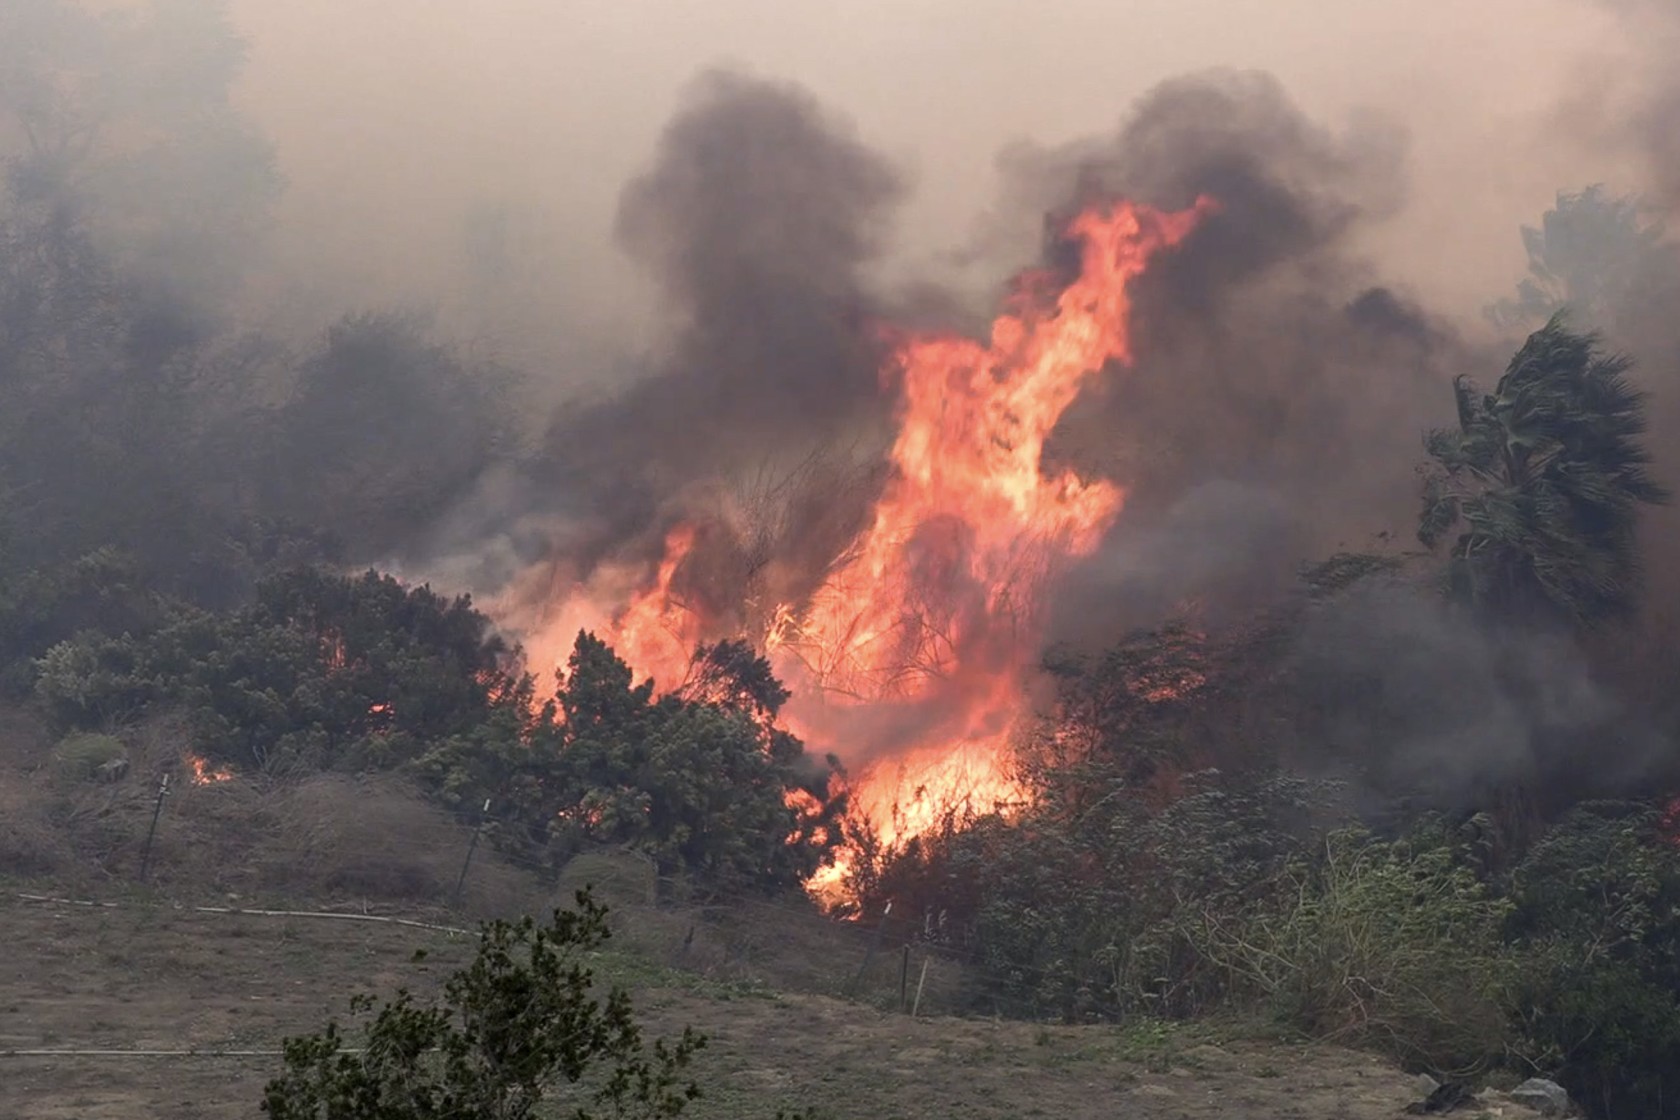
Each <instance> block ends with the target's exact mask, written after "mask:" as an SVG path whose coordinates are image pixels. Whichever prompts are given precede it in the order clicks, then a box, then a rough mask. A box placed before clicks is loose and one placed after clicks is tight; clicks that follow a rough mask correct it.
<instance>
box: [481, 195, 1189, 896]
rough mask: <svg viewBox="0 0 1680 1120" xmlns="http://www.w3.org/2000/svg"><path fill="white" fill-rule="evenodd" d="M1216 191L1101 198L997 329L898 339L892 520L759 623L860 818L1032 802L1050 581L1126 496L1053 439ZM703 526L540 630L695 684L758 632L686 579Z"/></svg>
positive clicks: (883, 834) (1124, 348)
mask: <svg viewBox="0 0 1680 1120" xmlns="http://www.w3.org/2000/svg"><path fill="white" fill-rule="evenodd" d="M1211 208H1212V203H1211V202H1209V201H1207V200H1203V201H1201V202H1198V203H1197V205H1196V206H1195V207H1194V208H1192V209H1189V210H1185V211H1180V212H1177V213H1164V212H1160V211H1156V210H1153V209H1149V208H1147V207H1143V206H1137V205H1132V204H1128V203H1118V204H1114V205H1104V206H1099V207H1093V208H1090V209H1087V210H1085V211H1083V212H1081V213H1080V214H1078V215H1077V216H1076V217H1075V218H1073V220H1072V221H1071V222H1069V223H1068V224H1067V225H1066V227H1065V230H1064V232H1065V235H1066V237H1067V238H1068V239H1069V241H1070V242H1073V243H1077V244H1078V245H1079V246H1080V270H1079V273H1078V275H1077V276H1076V277H1074V278H1072V279H1071V281H1069V280H1068V279H1067V278H1066V277H1058V276H1056V275H1054V274H1052V273H1050V272H1046V271H1033V272H1028V273H1023V274H1022V275H1020V276H1018V277H1017V278H1016V280H1015V283H1014V284H1013V285H1012V287H1011V290H1010V295H1009V297H1008V300H1007V302H1006V305H1005V308H1004V311H1003V313H1002V314H1001V315H1000V316H999V317H998V318H997V319H996V320H995V321H994V323H993V325H992V332H991V337H990V339H989V340H987V341H984V342H981V341H976V340H973V339H969V338H964V337H959V336H955V335H929V334H909V335H898V336H895V337H899V338H901V339H902V341H901V342H900V343H899V345H898V346H897V347H896V350H895V353H894V355H893V359H892V361H890V362H889V363H888V365H887V367H886V368H885V369H884V370H883V372H882V384H883V389H884V390H885V391H887V392H891V393H893V394H894V396H895V397H896V399H897V409H896V415H897V424H898V426H897V433H896V438H895V440H894V442H893V444H892V446H891V449H890V452H889V455H890V461H891V465H892V467H893V468H894V469H893V473H892V475H891V477H890V479H889V481H888V482H887V483H886V485H885V486H884V488H883V489H882V491H881V493H880V495H879V497H878V499H877V501H876V503H875V506H874V508H873V512H872V516H871V517H870V519H869V520H868V522H867V524H866V526H865V528H864V529H863V531H862V532H861V533H860V534H859V536H858V537H857V539H856V540H854V541H853V542H852V544H851V546H850V547H849V548H847V549H846V550H845V552H844V553H843V556H842V557H841V558H840V559H839V560H838V561H837V562H836V564H835V565H834V567H833V568H832V569H831V570H830V572H829V574H828V576H827V578H826V579H825V580H824V581H823V582H822V583H821V585H820V586H819V587H818V588H817V589H816V591H815V592H814V593H812V594H811V595H810V596H809V597H808V598H807V599H805V601H803V602H797V603H780V604H776V605H775V606H774V608H773V609H771V610H769V611H767V612H765V617H764V621H763V622H762V624H761V626H760V627H759V628H758V629H757V632H753V633H748V634H746V635H744V636H746V637H748V638H749V639H751V640H753V641H755V642H756V643H757V644H758V645H759V646H760V648H762V649H763V650H765V651H766V653H767V655H768V656H769V657H770V659H771V661H772V664H773V665H774V666H775V668H776V671H777V673H778V675H780V676H781V677H782V679H783V680H784V681H785V682H786V683H787V684H788V686H789V687H790V688H791V689H792V690H793V694H794V698H793V700H792V701H791V702H790V703H789V705H788V707H787V708H786V709H785V711H784V713H783V716H784V719H785V721H786V723H787V725H788V727H789V729H790V730H792V731H793V732H795V733H796V734H798V735H800V736H801V737H802V738H803V739H804V740H805V741H806V743H807V744H808V745H809V746H810V747H811V748H812V749H813V750H816V751H819V752H820V751H833V752H834V753H836V754H838V755H839V756H840V757H841V758H842V760H843V761H845V763H846V764H847V767H848V771H849V773H850V775H851V777H850V782H851V794H852V808H851V816H852V822H853V824H854V826H856V825H858V824H866V825H867V827H869V828H871V829H873V830H874V831H875V833H876V835H877V836H878V837H879V839H880V840H881V841H882V842H883V843H884V844H886V845H889V846H890V845H892V844H894V843H897V842H901V841H902V840H904V839H906V838H907V837H910V836H914V835H916V834H918V833H920V832H922V831H924V830H925V829H927V828H928V827H930V826H931V825H932V824H933V823H935V821H936V820H938V818H939V816H940V815H941V813H942V812H944V811H946V810H948V809H961V808H972V809H976V810H980V811H987V810H991V809H993V808H994V807H996V806H999V805H1008V804H1011V803H1018V802H1019V800H1020V798H1021V796H1022V794H1021V791H1020V789H1019V788H1018V787H1017V786H1016V784H1015V783H1014V781H1013V780H1012V779H1011V776H1010V772H1009V771H1010V767H1009V760H1010V753H1009V750H1008V746H1009V739H1010V736H1011V733H1012V731H1013V730H1014V729H1015V727H1016V726H1017V725H1018V723H1019V722H1020V720H1021V718H1022V717H1023V716H1024V715H1025V714H1027V712H1028V711H1029V698H1028V687H1029V685H1030V684H1031V682H1032V679H1033V675H1034V670H1035V666H1036V662H1037V658H1038V655H1039V653H1040V642H1041V639H1042V636H1043V609H1044V605H1045V600H1046V587H1047V583H1048V581H1050V580H1052V579H1054V578H1055V576H1056V574H1057V573H1058V571H1059V570H1060V569H1061V568H1062V566H1063V565H1064V564H1065V563H1066V562H1067V561H1068V560H1069V559H1070V558H1073V557H1078V556H1082V555H1085V554H1088V553H1089V552H1090V551H1092V550H1093V549H1094V548H1095V547H1096V546H1097V544H1098V542H1099V541H1100V540H1101V538H1102V536H1103V534H1104V533H1105V532H1106V531H1107V530H1108V529H1109V528H1110V527H1111V526H1112V525H1113V523H1114V521H1115V519H1116V518H1117V517H1118V515H1119V513H1120V510H1121V507H1122V505H1123V503H1124V498H1125V494H1124V491H1123V490H1122V489H1121V487H1120V486H1118V485H1117V484H1115V483H1113V482H1110V481H1106V480H1100V479H1099V480H1087V479H1083V478H1081V477H1080V476H1079V475H1078V474H1076V473H1075V472H1074V471H1073V470H1072V469H1069V468H1057V469H1047V468H1046V464H1045V463H1044V447H1045V443H1046V440H1047V439H1048V438H1049V436H1050V434H1051V432H1052V431H1053V430H1054V428H1055V427H1056V424H1057V422H1058V421H1059V420H1060V419H1061V416H1062V414H1063V412H1064V411H1066V409H1067V408H1068V406H1069V405H1071V404H1072V403H1073V401H1074V399H1075V398H1076V397H1077V396H1078V394H1079V392H1080V390H1081V389H1082V388H1083V387H1084V386H1085V385H1086V383H1087V382H1088V381H1089V380H1090V379H1091V378H1092V377H1094V376H1096V375H1098V374H1099V373H1101V371H1102V370H1103V369H1105V368H1106V367H1107V366H1109V365H1111V364H1113V363H1125V362H1127V361H1129V360H1130V358H1131V344H1130V338H1129V329H1128V328H1129V314H1130V307H1131V301H1130V296H1129V294H1128V291H1127V287H1128V284H1129V283H1130V282H1131V281H1132V280H1133V279H1134V278H1135V277H1137V276H1139V275H1140V274H1141V273H1142V272H1143V271H1144V269H1145V268H1146V266H1147V265H1148V262H1149V260H1150V259H1151V257H1152V256H1154V255H1155V254H1156V253H1157V252H1159V251H1160V250H1162V249H1164V248H1167V247H1169V246H1171V245H1174V244H1176V243H1178V242H1179V241H1180V240H1182V239H1183V238H1184V237H1185V236H1186V235H1187V234H1188V233H1189V232H1190V231H1191V229H1192V228H1193V227H1194V226H1195V224H1196V223H1197V221H1198V220H1199V219H1200V218H1201V217H1202V215H1203V214H1205V213H1206V212H1208V211H1209V210H1210V209H1211ZM699 535H700V527H698V526H696V525H694V524H690V523H686V522H685V523H679V524H677V525H676V526H675V527H673V528H671V529H670V530H669V531H668V533H667V535H666V537H665V540H664V550H663V555H662V557H661V558H660V560H659V561H658V563H657V565H656V566H655V567H654V568H653V570H652V571H651V572H649V571H648V570H647V569H646V568H644V569H642V575H641V580H640V582H639V583H630V584H626V583H625V581H624V574H623V572H622V571H621V570H619V569H615V568H613V567H611V566H605V567H602V568H598V569H597V570H596V571H595V572H594V573H592V574H591V576H590V577H589V578H588V579H587V580H584V581H582V582H574V583H573V584H571V585H569V586H567V587H564V588H562V589H558V590H559V592H560V593H559V594H558V595H557V596H556V598H557V599H558V602H557V603H555V602H551V603H550V604H549V611H548V612H547V619H546V620H545V622H544V624H543V625H542V626H541V627H539V628H537V630H538V632H536V633H530V632H529V631H530V629H531V628H529V627H526V628H524V629H526V630H527V633H528V640H527V645H528V647H529V648H530V649H531V650H533V651H534V652H536V653H537V654H538V655H539V656H553V657H554V658H555V660H556V661H557V662H558V661H563V660H564V658H565V656H566V654H567V653H568V652H569V650H570V648H571V644H572V639H573V638H574V637H575V636H576V634H577V633H578V631H579V630H580V629H589V630H592V631H594V632H595V633H596V634H597V635H599V636H600V637H601V638H602V639H603V640H605V641H607V642H608V644H609V645H611V646H612V647H613V648H614V649H615V650H616V651H617V653H618V654H619V656H620V657H622V658H624V659H625V660H626V661H627V662H628V663H629V664H630V665H631V666H633V667H634V668H635V669H636V670H637V671H638V672H639V673H641V674H643V675H646V676H652V677H653V678H654V679H655V681H656V682H658V683H659V684H660V685H661V686H662V687H664V688H674V687H676V686H677V685H678V684H680V682H681V681H682V679H683V677H684V675H685V674H686V671H687V667H688V663H689V658H690V655H691V654H692V652H693V650H694V647H695V645H696V643H697V642H699V641H702V640H716V639H718V638H720V637H732V636H737V635H738V631H739V623H738V622H737V623H735V624H734V625H735V628H736V633H734V634H731V633H720V632H719V629H720V627H721V626H724V625H725V623H724V622H723V620H719V619H714V618H707V617H703V613H704V612H703V611H701V610H700V609H699V608H698V607H697V606H696V605H695V604H693V603H685V602H683V601H682V600H681V598H680V597H679V596H678V595H677V594H675V593H674V591H673V589H674V588H675V587H677V586H679V585H680V582H681V579H680V577H681V573H682V569H683V565H684V564H685V562H687V561H688V560H689V558H690V556H691V554H692V553H693V551H694V549H695V547H696V541H697V539H699ZM741 593H742V595H743V597H744V596H745V595H746V593H747V591H746V589H745V588H743V589H741ZM750 615H751V612H750V611H747V610H741V611H740V612H738V614H737V617H738V618H739V617H750ZM510 621H513V622H515V623H516V622H517V621H518V620H510ZM838 876H839V872H837V871H830V872H829V873H827V874H825V875H823V876H821V877H820V879H819V882H817V883H814V884H813V887H814V888H817V887H820V886H822V885H823V884H824V883H830V884H831V883H832V882H833V881H834V880H835V879H836V878H838Z"/></svg>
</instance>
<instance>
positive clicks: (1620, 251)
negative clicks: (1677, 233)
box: [1487, 185, 1680, 332]
mask: <svg viewBox="0 0 1680 1120" xmlns="http://www.w3.org/2000/svg"><path fill="white" fill-rule="evenodd" d="M1665 235H1666V231H1665V229H1664V228H1663V226H1662V224H1661V223H1660V222H1658V221H1655V220H1652V219H1651V217H1650V211H1649V209H1648V208H1647V207H1646V206H1645V205H1644V204H1643V203H1642V201H1641V200H1640V199H1639V198H1637V197H1635V196H1631V195H1622V196H1618V195H1612V194H1610V193H1609V192H1607V191H1606V190H1605V189H1604V187H1603V186H1602V185H1595V186H1590V187H1587V188H1586V189H1585V190H1582V191H1578V192H1574V193H1570V192H1567V191H1559V192H1558V196H1557V205H1556V206H1555V207H1553V208H1552V209H1550V210H1548V211H1546V213H1545V215H1544V216H1543V217H1542V218H1541V220H1540V224H1539V225H1538V226H1524V227H1522V239H1523V247H1524V249H1526V250H1527V253H1528V276H1527V278H1525V279H1524V280H1523V281H1522V282H1521V283H1519V284H1518V285H1517V295H1516V298H1514V299H1506V300H1502V301H1500V302H1499V303H1496V304H1494V305H1493V306H1491V307H1489V308H1488V309H1487V315H1488V317H1489V318H1490V319H1491V320H1492V321H1493V322H1494V324H1495V325H1497V326H1500V327H1505V328H1510V329H1513V330H1518V329H1529V328H1532V327H1533V326H1534V325H1535V324H1538V323H1545V322H1547V321H1549V320H1551V319H1552V317H1553V316H1555V315H1557V314H1559V313H1560V312H1563V311H1566V310H1567V311H1568V312H1570V314H1571V316H1572V317H1573V318H1575V319H1576V320H1577V321H1579V322H1581V323H1584V324H1586V325H1588V326H1590V327H1594V328H1598V329H1602V330H1607V331H1612V332H1615V331H1616V330H1617V329H1618V327H1620V326H1621V325H1622V323H1623V321H1624V320H1626V319H1628V318H1629V317H1631V316H1634V315H1637V314H1638V313H1640V312H1641V311H1643V310H1646V309H1648V308H1649V307H1650V306H1651V305H1652V301H1653V300H1658V299H1662V298H1663V297H1664V296H1667V297H1670V298H1672V297H1673V296H1674V295H1675V294H1676V292H1680V257H1677V256H1676V254H1675V253H1674V251H1673V248H1672V246H1670V245H1668V244H1667V243H1666V242H1665V240H1664V238H1665Z"/></svg>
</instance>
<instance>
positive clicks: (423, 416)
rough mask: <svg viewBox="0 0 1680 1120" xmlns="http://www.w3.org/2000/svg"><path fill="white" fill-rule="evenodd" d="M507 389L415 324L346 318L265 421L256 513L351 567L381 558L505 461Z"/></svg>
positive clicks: (506, 379)
mask: <svg viewBox="0 0 1680 1120" xmlns="http://www.w3.org/2000/svg"><path fill="white" fill-rule="evenodd" d="M510 383H511V378H510V376H509V375H508V374H507V373H506V372H505V371H502V370H500V369H498V368H495V367H490V368H484V367H469V366H468V365H466V364H464V363H463V362H462V360H461V359H460V358H459V357H457V356H456V354H455V353H454V352H453V351H452V350H451V349H450V348H448V347H447V346H443V345H440V344H438V343H435V342H433V341H431V340H430V339H429V338H428V337H427V331H426V324H425V322H424V320H423V319H421V318H419V317H417V316H413V315H402V314H370V315H352V316H347V317H346V318H344V319H342V320H340V321H339V322H338V323H336V324H335V325H334V326H332V327H331V328H329V329H328V331H327V335H326V339H325V341H324V344H323V345H322V347H321V348H320V350H319V351H318V352H317V353H316V354H314V355H313V356H312V357H311V358H309V360H308V361H306V362H305V363H304V365H303V367H302V369H301V370H300V372H299V375H298V381H297V384H296V386H295V390H294V392H293V394H292V396H291V398H290V399H289V400H288V401H287V402H286V403H285V404H284V405H283V406H282V407H281V408H280V409H279V410H278V411H277V412H275V413H274V414H273V415H272V416H271V417H270V422H271V424H272V429H271V432H272V440H273V445H272V446H273V461H272V463H271V464H269V465H270V467H271V470H270V471H269V472H268V474H267V477H266V486H265V491H266V494H265V498H264V504H265V506H266V507H267V508H270V509H272V510H275V511H278V512H279V513H281V514H283V515H285V516H288V517H290V518H292V519H294V520H297V521H300V522H303V523H307V524H312V525H316V526H319V527H321V528H323V529H326V530H328V531H329V532H331V533H333V534H334V535H335V536H336V537H337V538H338V539H339V540H340V541H342V542H343V544H344V547H345V548H346V550H347V551H348V552H349V553H350V554H351V555H352V556H354V557H355V558H357V559H362V560H370V559H377V558H384V557H385V556H387V555H388V554H389V553H390V552H392V551H393V550H396V549H398V548H399V547H400V546H401V545H402V544H404V543H405V542H407V541H409V540H411V539H412V538H413V537H414V536H415V535H417V534H420V533H423V532H424V530H425V528H426V527H427V525H428V524H430V523H431V522H432V521H433V520H434V519H436V518H437V517H439V516H440V515H442V514H443V513H444V512H445V511H446V510H448V509H449V508H450V507H451V505H453V504H454V503H456V502H458V501H460V500H461V499H462V498H463V497H465V496H466V495H467V493H468V491H469V490H470V488H471V487H472V485H473V484H474V483H475V482H476V481H477V480H478V479H479V478H480V476H481V475H482V474H483V472H484V471H485V470H486V469H487V468H489V467H490V466H491V465H492V464H493V463H495V462H498V461H499V460H500V459H501V458H502V457H503V456H505V455H507V454H509V453H511V451H512V447H513V430H512V429H513V425H512V418H511V411H510V404H509V400H508V398H507V396H506V393H507V390H508V389H509V387H510Z"/></svg>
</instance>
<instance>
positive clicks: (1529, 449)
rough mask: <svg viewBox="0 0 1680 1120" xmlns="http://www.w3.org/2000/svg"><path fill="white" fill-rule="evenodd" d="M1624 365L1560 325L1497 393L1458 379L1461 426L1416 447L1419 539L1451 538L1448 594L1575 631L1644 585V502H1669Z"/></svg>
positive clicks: (1550, 327) (1556, 319)
mask: <svg viewBox="0 0 1680 1120" xmlns="http://www.w3.org/2000/svg"><path fill="white" fill-rule="evenodd" d="M1630 365H1631V363H1630V362H1629V361H1628V359H1627V358H1625V357H1622V356H1620V355H1614V354H1606V353H1604V352H1603V351H1602V349H1601V347H1600V344H1599V339H1598V336H1597V335H1594V334H1584V333H1578V332H1574V331H1571V330H1569V329H1568V328H1567V327H1566V326H1565V324H1564V322H1563V317H1562V315H1561V314H1560V315H1554V316H1553V317H1552V319H1551V320H1550V321H1549V322H1548V323H1547V324H1546V325H1545V326H1544V327H1543V328H1541V329H1540V330H1538V331H1536V332H1534V333H1533V334H1532V335H1530V336H1529V338H1528V341H1527V342H1525V343H1524V344H1523V346H1522V348H1521V349H1520V350H1518V351H1517V353H1516V356H1515V357H1513V358H1512V359H1511V364H1510V365H1509V366H1508V367H1506V370H1505V375H1504V376H1503V377H1501V378H1500V379H1499V384H1498V386H1496V387H1495V389H1494V391H1493V393H1492V394H1491V395H1485V396H1484V395H1480V394H1478V393H1477V391H1476V387H1475V385H1474V384H1472V383H1471V382H1470V381H1469V380H1468V379H1466V378H1462V377H1461V378H1459V379H1458V380H1457V381H1456V382H1455V383H1454V391H1455V394H1456V396H1457V398H1458V427H1457V428H1456V429H1451V428H1447V429H1436V430H1435V431H1432V432H1430V433H1429V434H1428V435H1427V436H1426V437H1425V440H1424V445H1425V446H1426V447H1427V448H1428V451H1429V455H1430V458H1431V460H1432V461H1431V462H1429V463H1428V464H1426V465H1425V467H1424V471H1423V473H1424V487H1423V513H1422V516H1421V518H1420V521H1419V525H1418V539H1419V540H1421V541H1422V542H1423V543H1424V544H1425V545H1426V546H1428V547H1431V548H1432V547H1434V546H1435V545H1436V544H1437V543H1439V542H1440V541H1442V540H1443V539H1445V538H1446V536H1447V534H1448V533H1449V532H1450V531H1451V530H1452V529H1453V528H1454V527H1460V528H1461V530H1462V531H1461V532H1460V533H1459V535H1458V537H1457V539H1456V540H1455V541H1454V542H1453V544H1452V549H1451V559H1452V584H1453V588H1454V590H1455V592H1456V593H1457V594H1458V595H1460V596H1462V597H1464V598H1466V599H1468V600H1469V601H1471V602H1473V603H1474V604H1476V605H1477V606H1478V607H1480V608H1482V609H1484V610H1487V611H1489V612H1490V613H1492V614H1494V615H1497V616H1500V617H1503V618H1507V619H1511V618H1532V617H1533V616H1535V615H1548V614H1549V615H1552V616H1553V617H1560V618H1562V619H1563V620H1565V621H1567V622H1569V623H1571V624H1573V625H1577V626H1585V625H1591V624H1592V623H1593V622H1596V621H1598V620H1600V619H1603V618H1606V617H1609V616H1612V615H1615V614H1619V613H1622V612H1625V611H1626V610H1627V609H1629V608H1630V607H1631V605H1632V601H1633V596H1634V591H1635V588H1636V585H1637V583H1638V555H1637V550H1636V546H1635V540H1634V537H1635V528H1636V526H1637V523H1638V511H1639V505H1640V504H1641V503H1660V502H1664V501H1666V500H1667V497H1668V495H1667V491H1666V490H1664V488H1663V487H1662V486H1660V485H1659V484H1658V483H1657V482H1656V481H1655V480H1654V479H1652V478H1651V476H1650V474H1649V472H1648V470H1647V465H1648V464H1649V463H1650V460H1651V457H1650V453H1649V452H1647V451H1646V449H1645V447H1644V446H1643V444H1642V443H1641V441H1640V438H1639V437H1640V436H1641V435H1643V434H1644V432H1645V428H1646V421H1645V407H1644V394H1643V393H1642V392H1640V391H1639V390H1637V389H1635V388H1634V387H1633V386H1632V384H1630V383H1629V381H1628V379H1627V371H1628V369H1629V367H1630Z"/></svg>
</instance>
